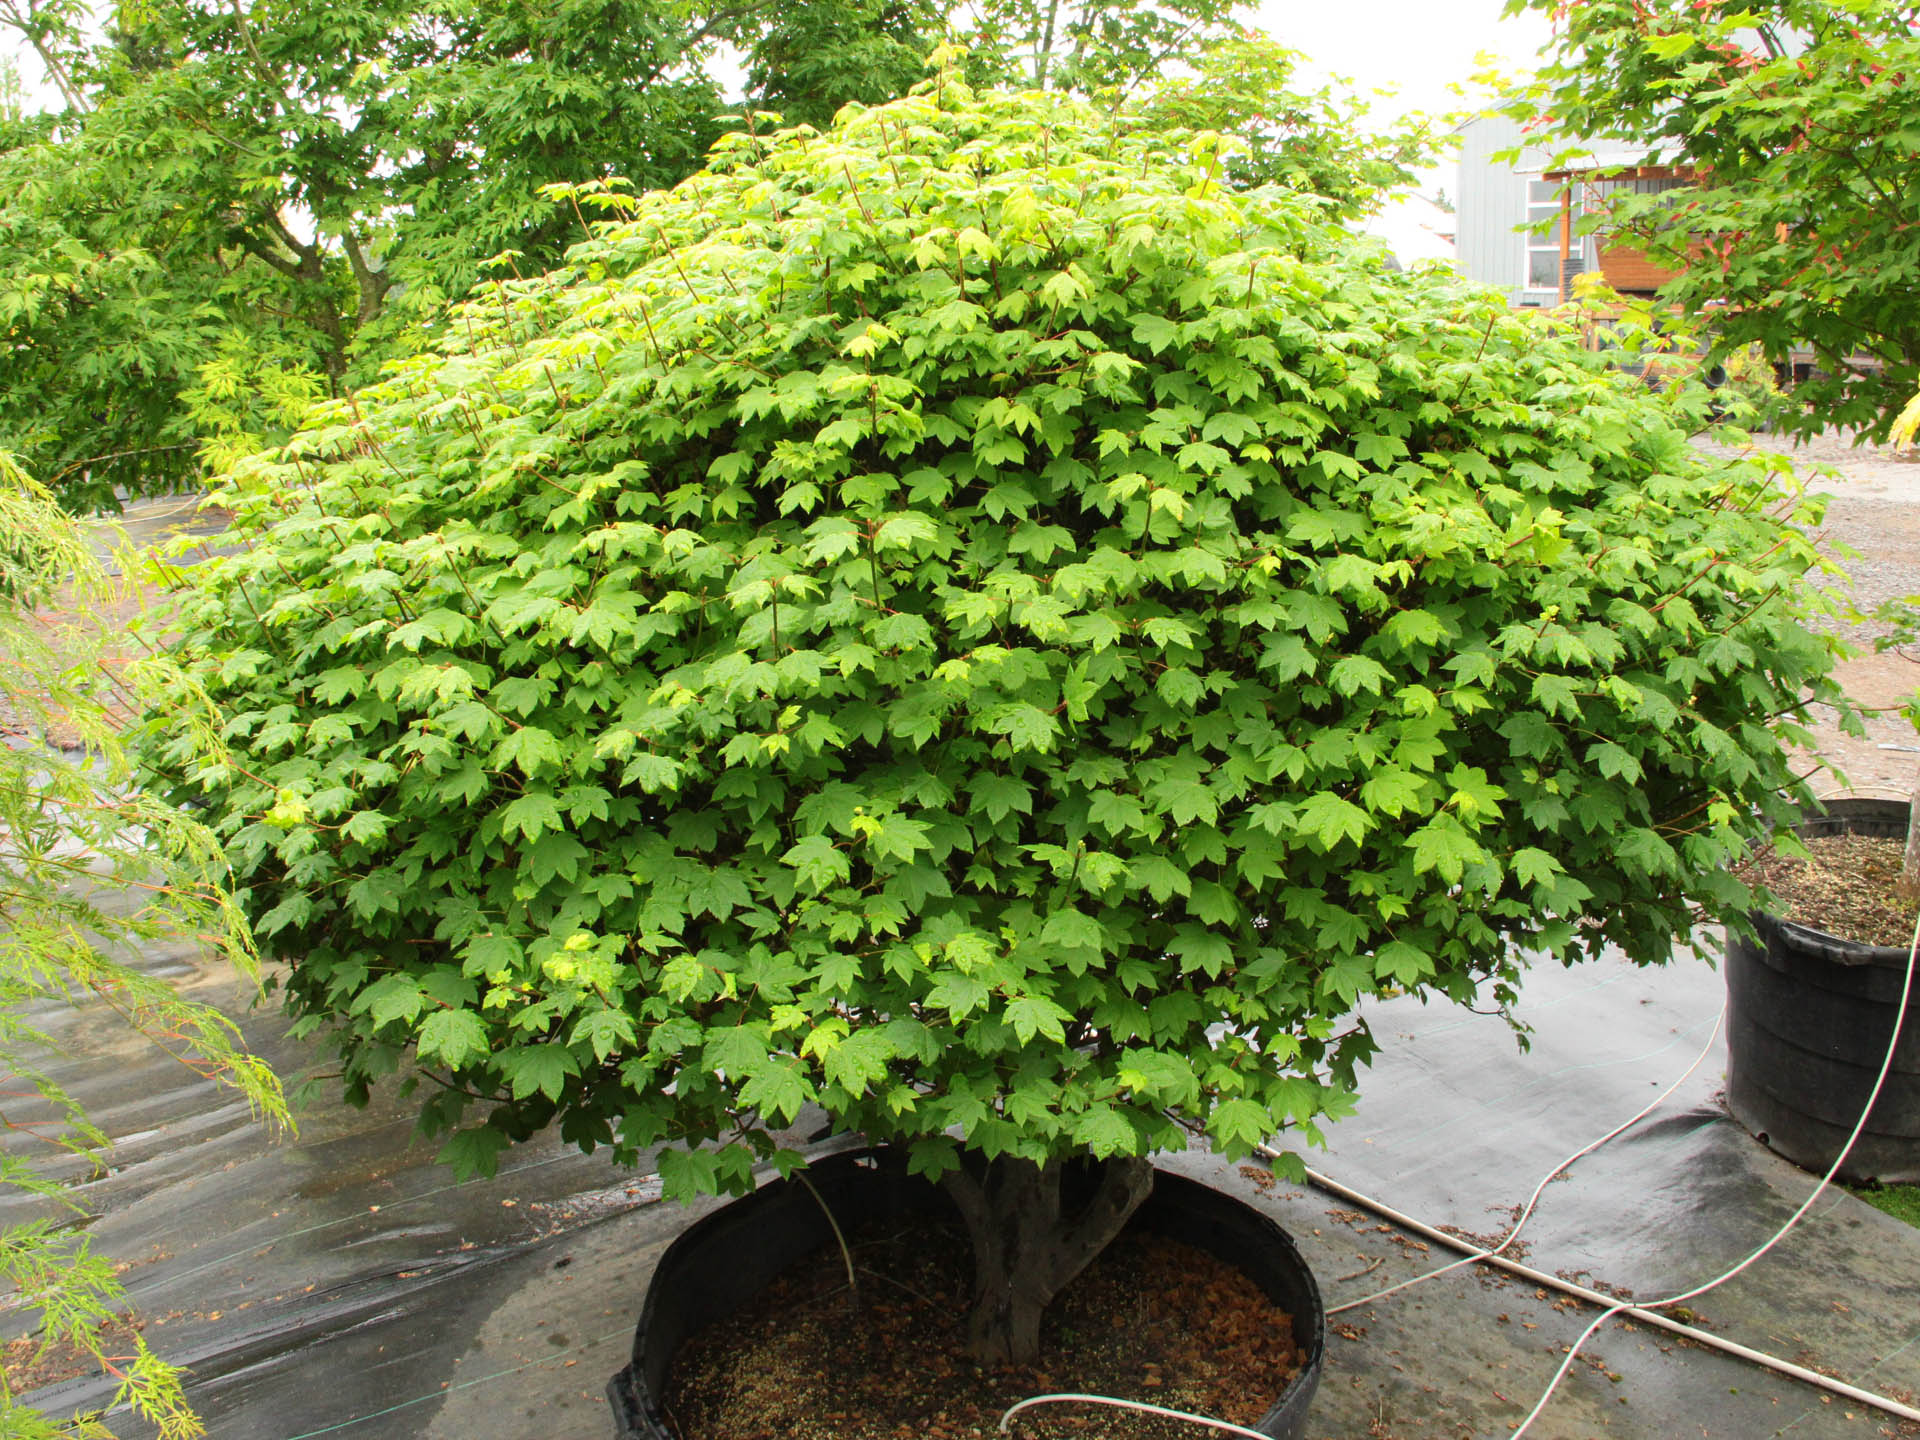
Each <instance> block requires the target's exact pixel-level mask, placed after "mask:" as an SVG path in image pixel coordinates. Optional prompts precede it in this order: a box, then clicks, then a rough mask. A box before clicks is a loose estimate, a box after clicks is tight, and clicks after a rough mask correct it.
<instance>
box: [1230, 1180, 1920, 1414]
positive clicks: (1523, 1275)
mask: <svg viewBox="0 0 1920 1440" xmlns="http://www.w3.org/2000/svg"><path fill="white" fill-rule="evenodd" d="M1262 1153H1264V1154H1266V1155H1267V1156H1268V1158H1272V1156H1273V1154H1274V1153H1275V1152H1273V1151H1270V1150H1265V1149H1264V1147H1263V1150H1262ZM1307 1179H1309V1180H1311V1181H1312V1182H1313V1183H1314V1185H1316V1186H1317V1187H1319V1188H1320V1189H1322V1190H1325V1191H1326V1192H1327V1193H1328V1194H1329V1195H1332V1196H1334V1197H1336V1198H1337V1199H1341V1200H1345V1201H1346V1202H1347V1203H1348V1204H1350V1205H1359V1206H1362V1207H1364V1208H1365V1209H1368V1210H1371V1211H1373V1213H1374V1214H1376V1215H1378V1216H1379V1217H1380V1218H1381V1219H1382V1220H1388V1221H1391V1222H1392V1223H1393V1224H1395V1225H1398V1226H1399V1227H1400V1228H1401V1229H1403V1230H1411V1231H1412V1232H1413V1233H1414V1234H1416V1235H1419V1236H1422V1237H1423V1238H1425V1239H1428V1240H1432V1241H1434V1242H1435V1243H1436V1244H1440V1245H1446V1246H1449V1247H1451V1248H1452V1249H1455V1250H1458V1251H1460V1252H1462V1253H1463V1254H1465V1255H1467V1256H1469V1257H1471V1258H1473V1259H1476V1260H1485V1261H1486V1262H1487V1263H1488V1264H1489V1265H1492V1266H1493V1267H1494V1268H1495V1269H1498V1270H1504V1271H1506V1272H1507V1273H1508V1274H1509V1275H1512V1276H1514V1277H1515V1278H1516V1279H1520V1280H1525V1281H1528V1282H1529V1283H1531V1284H1534V1285H1537V1286H1540V1287H1541V1288H1542V1289H1547V1290H1558V1291H1559V1292H1560V1293H1561V1294H1563V1295H1571V1296H1573V1297H1574V1298H1576V1299H1579V1300H1585V1301H1586V1302H1587V1303H1588V1304H1590V1305H1598V1306H1600V1307H1601V1308H1602V1309H1607V1308H1611V1307H1612V1306H1614V1305H1616V1304H1617V1303H1618V1301H1617V1299H1616V1297H1614V1296H1612V1295H1606V1294H1602V1293H1601V1292H1600V1291H1598V1290H1591V1289H1589V1288H1587V1287H1586V1286H1585V1285H1581V1284H1578V1283H1576V1282H1575V1281H1572V1280H1563V1279H1561V1278H1560V1277H1559V1276H1558V1275H1549V1274H1548V1273H1547V1272H1546V1271H1544V1270H1536V1269H1534V1268H1533V1267H1532V1266H1531V1265H1523V1264H1521V1263H1520V1262H1519V1261H1518V1260H1509V1259H1508V1258H1507V1257H1506V1256H1504V1255H1495V1254H1493V1253H1492V1252H1491V1251H1488V1250H1483V1249H1482V1248H1481V1247H1479V1246H1478V1245H1471V1244H1469V1243H1468V1242H1466V1241H1465V1240H1462V1239H1460V1238H1459V1237H1458V1236H1457V1235H1449V1234H1448V1233H1447V1232H1446V1231H1444V1230H1436V1229H1434V1228H1433V1227H1432V1226H1431V1225H1427V1224H1423V1223H1422V1222H1421V1221H1419V1220H1416V1219H1414V1218H1413V1216H1411V1215H1408V1214H1406V1213H1404V1212H1402V1211H1399V1210H1396V1209H1394V1208H1393V1207H1392V1206H1391V1205H1389V1204H1387V1203H1386V1202H1385V1201H1383V1200H1376V1199H1374V1198H1373V1197H1372V1196H1371V1195H1366V1194H1363V1193H1361V1192H1360V1191H1358V1190H1355V1189H1353V1188H1352V1187H1351V1186H1348V1185H1342V1184H1341V1183H1340V1182H1339V1181H1338V1180H1335V1179H1334V1178H1332V1177H1331V1176H1329V1175H1322V1174H1321V1173H1320V1172H1319V1171H1317V1170H1308V1171H1307ZM1620 1313H1621V1314H1623V1315H1625V1316H1626V1317H1627V1318H1628V1319H1630V1320H1632V1321H1634V1322H1636V1323H1637V1324H1641V1325H1650V1326H1652V1327H1653V1328H1654V1329H1657V1330H1665V1331H1666V1332H1667V1333H1669V1334H1671V1335H1678V1336H1680V1337H1681V1338H1682V1339H1684V1340H1691V1341H1693V1342H1694V1343H1695V1344H1697V1345H1703V1346H1706V1347H1707V1348H1708V1349H1711V1350H1719V1351H1721V1352H1723V1353H1725V1354H1728V1355H1732V1356H1735V1357H1737V1358H1738V1359H1741V1360H1746V1361H1749V1362H1751V1363H1752V1364H1755V1365H1759V1366H1763V1367H1764V1368H1766V1369H1768V1370H1773V1371H1777V1372H1778V1373H1780V1374H1782V1375H1785V1376H1788V1377H1790V1378H1791V1379H1794V1380H1802V1381H1805V1382H1806V1383H1807V1384H1809V1385H1816V1386H1818V1387H1819V1388H1820V1389H1822V1390H1827V1391H1831V1392H1832V1393H1833V1394H1835V1395H1840V1396H1843V1397H1845V1398H1846V1399H1848V1400H1857V1401H1859V1402H1860V1403H1861V1404H1862V1405H1871V1406H1873V1407H1874V1408H1875V1409H1878V1410H1885V1411H1886V1412H1887V1413H1888V1414H1890V1415H1898V1416H1900V1417H1901V1418H1902V1419H1904V1420H1920V1410H1917V1409H1915V1408H1914V1407H1913V1406H1911V1405H1906V1404H1903V1403H1902V1402H1900V1401H1898V1400H1895V1399H1893V1398H1891V1397H1890V1396H1886V1395H1876V1394H1875V1393H1874V1392H1873V1391H1871V1390H1862V1389H1860V1388H1859V1387H1857V1386H1854V1385H1849V1384H1847V1383H1846V1382H1845V1381H1844V1380H1836V1379H1834V1378H1833V1377H1832V1376H1830V1375H1822V1374H1821V1373H1820V1372H1819V1371H1817V1370H1809V1369H1807V1368H1806V1366H1804V1365H1796V1364H1794V1363H1793V1362H1792V1361H1791V1360H1782V1359H1781V1358H1780V1357H1779V1356H1777V1355H1769V1354H1767V1353H1766V1352H1765V1351H1764V1350H1753V1349H1750V1348H1748V1347H1747V1346H1745V1345H1742V1344H1740V1343H1739V1342H1738V1341H1737V1340H1729V1339H1727V1338H1726V1337H1725V1336H1723V1335H1716V1334H1714V1333H1713V1332H1712V1331H1711V1330H1700V1329H1696V1328H1695V1327H1694V1326H1692V1325H1683V1324H1681V1323H1680V1322H1679V1321H1678V1320H1675V1319H1672V1318H1671V1317H1669V1316H1666V1315H1662V1314H1660V1313H1659V1312H1658V1311H1655V1310H1643V1309H1641V1308H1640V1307H1638V1306H1628V1307H1626V1308H1625V1309H1623V1310H1622V1311H1621V1312H1620Z"/></svg>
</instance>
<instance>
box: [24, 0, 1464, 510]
mask: <svg viewBox="0 0 1920 1440" xmlns="http://www.w3.org/2000/svg"><path fill="white" fill-rule="evenodd" d="M1232 10H1233V7H1232V6H1231V5H1229V4H1227V3H1224V0H1180V3H1177V4H1166V5H1154V4H1145V3H1128V4H1125V5H1082V6H1074V5H1064V4H1061V3H1058V0H994V3H993V4H990V5H987V6H985V7H973V6H968V7H958V8H955V7H950V6H948V5H947V4H945V3H944V0H814V3H809V4H806V5H776V4H770V3H767V0H733V3H715V4H704V5H691V6H690V5H688V4H686V3H684V0H593V3H589V4H567V5H559V6H556V5H554V4H551V3H547V0H484V3H482V4H480V5H479V6H477V7H476V6H461V7H448V6H444V5H437V4H436V5H429V6H427V7H426V8H424V9H423V8H421V7H420V6H419V5H418V4H416V3H413V0H407V3H404V4H403V3H398V0H350V3H344V4H342V3H332V0H328V3H321V0H254V3H250V4H242V5H237V4H229V3H225V0H156V3H154V4H149V5H142V6H138V7H126V8H122V9H120V10H117V11H115V12H114V14H113V17H112V19H111V23H110V24H109V25H108V26H107V27H106V30H105V38H104V39H96V38H93V37H94V34H95V30H94V27H93V23H92V22H91V21H90V19H89V16H88V12H87V11H86V10H85V9H84V7H82V6H81V5H79V4H78V3H77V0H61V3H58V4H53V3H42V0H32V3H31V4H30V3H29V0H6V3H5V4H3V5H0V24H11V25H12V26H13V27H14V28H15V29H16V30H17V31H18V32H19V33H21V34H22V35H23V36H25V37H27V38H28V39H29V40H30V41H31V42H32V44H33V45H34V46H35V47H36V49H37V50H38V52H39V53H40V54H41V56H42V58H43V61H44V63H45V64H46V65H47V66H48V67H49V73H51V74H54V75H55V76H56V78H57V79H58V81H59V83H60V85H61V87H62V91H63V93H65V94H67V96H68V106H67V109H66V110H65V112H64V113H62V114H61V115H60V116H58V117H51V118H50V117H39V118H36V119H35V120H33V121H31V122H20V121H15V122H13V123H12V124H11V127H10V128H8V129H6V133H4V134H0V261H4V269H5V273H6V274H7V275H8V276H9V277H10V283H8V284H7V285H6V287H5V288H4V289H0V327H4V331H0V333H3V334H4V336H5V339H6V343H5V344H3V345H0V443H4V444H7V445H10V446H11V447H12V448H13V449H14V450H16V451H17V452H19V453H20V454H21V455H23V456H24V457H25V458H26V459H27V460H28V462H29V463H30V464H31V465H32V467H33V468H34V469H35V470H36V471H37V473H39V474H41V475H44V476H46V477H47V478H48V480H49V483H51V484H52V485H53V486H54V488H55V489H56V490H57V491H58V492H59V493H60V494H61V495H62V496H63V497H64V498H65V499H66V501H67V503H69V504H70V505H73V506H77V507H91V506H98V505H107V506H111V505H112V504H113V503H115V497H116V496H117V495H119V494H124V493H142V492H152V491H158V490H165V489H171V488H179V487H184V486H187V485H191V484H193V483H196V482H197V481H198V479H199V477H200V476H201V475H202V474H203V473H204V467H205V464H206V463H207V462H208V460H209V459H211V460H212V461H213V462H214V463H216V464H217V463H220V462H222V461H225V460H230V459H232V458H233V457H234V456H235V455H236V454H237V453H239V452H241V451H244V450H245V449H247V448H249V447H250V446H254V445H258V444H263V443H273V442H274V441H276V440H278V439H284V438H285V435H286V434H287V433H288V428H289V426H290V425H292V424H294V423H296V422H297V419H298V416H299V415H300V413H301V411H302V409H303V407H304V406H305V404H307V403H308V402H310V401H311V400H312V399H313V398H315V397H317V396H319V395H322V394H333V395H339V394H342V393H345V391H346V390H348V389H351V388H352V387H353V386H354V385H356V384H358V383H361V382H364V381H366V380H368V379H370V378H372V377H373V376H375V375H377V374H378V373H379V369H380V367H381V365H383V364H384V363H386V361H388V360H389V359H391V358H393V357H395V356H399V355H404V354H406V353H408V352H409V351H410V350H412V349H415V348H417V347H418V346H420V345H421V344H423V343H425V337H426V336H427V335H428V334H429V333H430V332H431V331H432V329H433V328H434V327H435V326H436V325H438V324H439V323H441V322H442V319H443V315H444V309H445V306H446V305H447V304H448V303H449V302H451V301H453V300H457V299H459V298H461V297H463V296H464V295H466V294H467V292H468V291H469V290H470V289H471V287H472V286H473V285H474V284H475V283H476V282H478V281H480V280H481V279H482V277H483V275H484V274H485V273H486V272H484V271H483V263H484V262H486V261H487V260H488V259H489V258H491V257H502V261H503V263H501V264H500V266H499V269H498V272H497V273H498V274H499V275H500V276H501V277H502V278H506V279H510V278H512V276H513V275H514V274H515V273H520V274H525V275H533V274H538V273H540V272H541V271H543V270H545V269H548V268H550V267H551V266H553V265H554V264H557V263H558V261H559V259H560V256H561V255H562V253H563V251H564V249H565V247H566V245H568V244H569V243H571V242H572V241H573V240H576V239H579V238H581V236H582V235H583V233H584V232H583V231H582V229H581V225H582V223H583V217H582V215H581V214H580V212H579V210H578V207H576V206H573V205H556V204H555V203H553V202H552V201H551V200H550V199H548V198H545V197H543V194H542V189H543V187H544V186H547V185H551V184H560V183H578V182H584V181H589V180H596V179H598V180H605V179H608V178H611V177H613V176H616V175H617V176H620V177H623V178H625V179H626V180H628V181H629V182H631V184H633V185H634V186H635V187H638V188H640V189H646V188H649V187H654V186H662V185H668V184H671V183H672V182H674V181H676V180H678V179H679V178H681V177H682V176H684V175H686V174H688V173H689V172H690V171H692V170H693V169H694V168H696V167H697V166H698V164H699V163H700V160H701V157H702V155H703V154H704V152H705V149H706V146H707V144H708V143H709V142H710V141H711V140H712V139H713V138H714V136H715V135H717V134H718V133H719V121H718V120H717V118H716V117H717V115H718V114H719V112H720V111H721V110H723V109H724V108H726V107H725V104H724V103H723V100H722V96H721V91H720V88H719V86H718V84H717V83H716V81H715V80H714V78H713V67H712V65H711V63H710V62H711V61H712V59H713V56H714V52H715V47H716V46H718V45H720V44H722V43H723V42H724V43H726V44H730V45H732V46H734V47H736V49H737V50H738V51H739V52H741V53H742V54H743V55H744V57H745V62H746V78H747V82H748V90H749V93H750V94H751V95H752V96H753V97H754V103H756V104H758V105H761V106H763V107H772V108H774V109H777V110H780V111H783V112H785V113H786V114H787V115H788V117H789V118H790V119H792V120H795V121H807V122H810V123H814V124H816V125H824V124H825V123H826V122H827V121H828V119H829V118H830V117H831V116H832V114H833V113H834V112H835V111H836V110H838V109H839V108H840V106H841V105H842V104H844V103H846V102H847V101H849V100H857V101H861V102H866V103H873V102H878V101H883V100H886V99H890V98H892V97H893V96H895V95H897V94H899V93H901V92H903V91H904V90H905V89H906V88H907V87H908V86H909V85H910V84H911V83H912V82H913V81H914V80H916V79H917V78H918V77H919V76H920V74H921V73H923V69H924V66H923V60H924V56H925V54H926V53H927V51H928V49H929V48H930V47H931V46H932V45H933V44H934V43H936V41H938V40H939V39H940V38H941V37H942V36H943V35H945V34H948V33H950V32H954V31H956V30H959V31H963V32H964V34H965V37H966V38H967V40H968V41H969V43H970V44H971V45H972V47H973V52H972V57H971V59H970V61H969V65H970V67H971V69H972V71H973V72H974V73H975V74H976V75H977V76H979V77H984V78H993V79H1007V80H1012V81H1016V82H1018V83H1023V84H1042V85H1045V86H1050V87H1053V88H1056V89H1070V90H1072V89H1077V90H1080V91H1083V92H1087V93H1092V92H1095V91H1098V92H1100V93H1102V94H1104V95H1106V96H1108V97H1109V102H1117V100H1118V99H1119V98H1121V97H1123V96H1125V95H1127V94H1132V95H1134V96H1136V98H1137V97H1140V96H1145V95H1148V94H1156V95H1158V96H1159V97H1160V101H1159V103H1160V104H1161V106H1162V109H1163V113H1164V116H1165V118H1166V120H1167V121H1168V123H1178V124H1186V125H1196V126H1203V127H1208V128H1223V129H1243V130H1245V131H1246V132H1247V133H1249V134H1250V135H1254V136H1257V137H1264V138H1263V140H1262V143H1261V144H1260V146H1259V148H1258V152H1257V154H1249V155H1247V156H1243V157H1242V158H1240V159H1238V160H1236V162H1235V164H1236V170H1235V176H1236V178H1237V179H1238V180H1239V181H1240V182H1242V183H1255V182H1258V181H1262V180H1265V179H1270V178H1276V177H1278V176H1281V175H1285V176H1286V177H1287V178H1288V180H1289V183H1293V184H1295V185H1297V186H1298V187H1300V188H1303V189H1309V190H1321V191H1324V192H1325V193H1327V194H1329V195H1330V196H1331V197H1332V198H1333V199H1334V201H1335V203H1336V204H1337V205H1339V206H1340V207H1341V208H1342V209H1343V211H1345V212H1348V213H1358V212H1360V211H1362V210H1364V209H1367V208H1370V207H1371V205H1372V204H1373V203H1375V202H1376V201H1377V199H1378V192H1380V191H1381V190H1383V189H1384V188H1385V187H1387V186H1389V185H1392V184H1394V183H1397V182H1399V181H1400V180H1402V179H1404V178H1405V177H1407V176H1408V175H1410V174H1411V172H1412V168H1413V167H1415V166H1417V165H1418V164H1420V163H1421V162H1422V161H1423V160H1424V159H1425V158H1427V157H1428V156H1429V155H1430V153H1431V150H1432V142H1431V137H1430V136H1427V135H1425V134H1423V133H1421V131H1420V129H1419V127H1418V126H1411V127H1403V128H1402V129H1401V130H1398V131H1395V132H1393V133H1390V134H1389V135H1387V136H1385V137H1383V138H1380V139H1377V140H1376V139H1370V138H1366V136H1365V134H1364V132H1363V131H1361V130H1360V129H1358V128H1357V125H1356V122H1357V120H1358V115H1359V112H1358V108H1357V107H1356V106H1355V105H1354V104H1353V103H1352V102H1351V101H1350V100H1346V99H1341V98H1338V97H1336V96H1335V95H1334V94H1332V93H1330V92H1327V91H1321V92H1318V93H1315V94H1299V93H1296V92H1295V89H1294V87H1293V84H1292V62H1293V57H1292V56H1290V55H1289V54H1288V53H1287V52H1285V51H1283V50H1281V49H1279V48H1278V47H1276V46H1274V45H1273V44H1272V43H1271V42H1268V41H1265V40H1264V39H1262V38H1261V37H1258V36H1256V35H1253V34H1252V33H1250V32H1246V31H1243V30H1242V29H1240V27H1239V26H1238V25H1237V24H1236V23H1235V21H1234V20H1233V18H1232ZM1179 77H1184V78H1179ZM0 128H4V127H0Z"/></svg>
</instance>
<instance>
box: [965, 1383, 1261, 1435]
mask: <svg viewBox="0 0 1920 1440" xmlns="http://www.w3.org/2000/svg"><path fill="white" fill-rule="evenodd" d="M1070 1401H1071V1402H1076V1403H1080V1404H1086V1405H1109V1406H1112V1407H1113V1408H1114V1409H1116V1410H1138V1411H1139V1412H1140V1413H1141V1414H1143V1415H1161V1416H1164V1417H1166V1418H1167V1419H1169V1420H1185V1421H1187V1422H1188V1423H1190V1424H1193V1425H1211V1426H1212V1427H1213V1428H1214V1429H1215V1430H1224V1431H1226V1432H1227V1434H1229V1435H1248V1436H1251V1437H1252V1440H1273V1437H1272V1436H1271V1435H1266V1434H1263V1433H1261V1432H1260V1431H1258V1430H1249V1429H1247V1427H1246V1426H1244V1425H1235V1424H1234V1423H1233V1422H1232V1421H1230V1420H1215V1419H1214V1418H1213V1417H1212V1416H1210V1415H1190V1414H1188V1413H1187V1412H1186V1411H1185V1410H1169V1409H1167V1407H1166V1406H1164V1405H1149V1404H1147V1403H1146V1402H1145V1401H1143V1400H1119V1399H1116V1398H1114V1397H1113V1396H1111V1395H1071V1394H1062V1395H1035V1396H1033V1397H1032V1398H1030V1399H1026V1400H1022V1401H1021V1402H1020V1403H1019V1404H1018V1405H1016V1406H1014V1407H1013V1408H1012V1409H1011V1410H1009V1411H1007V1413H1006V1414H1004V1415H1002V1416H1001V1417H1000V1433H1001V1434H1002V1435H1005V1434H1007V1433H1008V1430H1007V1425H1008V1423H1009V1422H1010V1421H1011V1420H1012V1419H1013V1417H1014V1416H1016V1415H1018V1414H1019V1413H1020V1412H1021V1411H1022V1410H1025V1409H1026V1408H1027V1407H1028V1406H1030V1405H1058V1404H1064V1403H1067V1402H1070Z"/></svg>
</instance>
